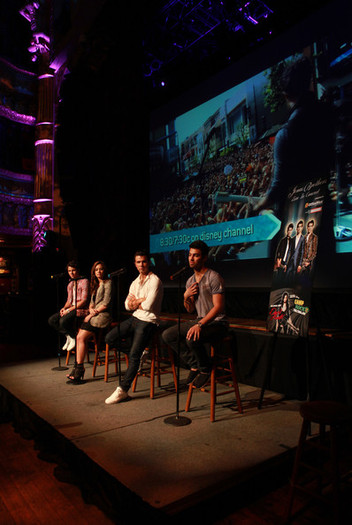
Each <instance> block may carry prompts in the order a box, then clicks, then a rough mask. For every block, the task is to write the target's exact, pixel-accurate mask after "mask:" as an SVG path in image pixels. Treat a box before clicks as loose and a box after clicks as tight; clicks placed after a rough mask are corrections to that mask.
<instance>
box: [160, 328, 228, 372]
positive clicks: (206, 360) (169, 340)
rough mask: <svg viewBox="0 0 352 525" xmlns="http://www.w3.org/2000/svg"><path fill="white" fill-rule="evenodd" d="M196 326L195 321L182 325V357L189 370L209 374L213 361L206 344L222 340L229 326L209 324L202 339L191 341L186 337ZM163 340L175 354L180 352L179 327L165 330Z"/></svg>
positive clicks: (203, 331)
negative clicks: (192, 369)
mask: <svg viewBox="0 0 352 525" xmlns="http://www.w3.org/2000/svg"><path fill="white" fill-rule="evenodd" d="M194 324H195V321H194V320H193V321H186V322H184V323H181V326H180V354H181V355H180V357H181V358H182V360H183V361H184V362H185V363H186V364H187V366H188V367H189V368H194V369H196V370H199V371H200V372H206V373H208V372H210V370H211V361H210V356H209V353H208V351H207V349H206V344H207V343H215V342H216V341H219V340H221V339H222V338H223V337H224V336H225V335H226V333H227V325H226V324H224V323H211V324H207V325H205V326H203V327H202V330H201V332H200V338H199V339H198V340H197V341H189V340H188V339H186V335H187V332H188V330H189V329H190V328H191V326H193V325H194ZM162 338H163V340H164V342H165V343H166V344H167V345H169V346H170V347H171V348H172V349H173V350H174V351H175V352H177V351H178V325H175V326H172V327H171V328H168V329H167V330H165V331H164V332H163V333H162Z"/></svg>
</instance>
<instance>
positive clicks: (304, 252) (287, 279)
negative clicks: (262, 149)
mask: <svg viewBox="0 0 352 525" xmlns="http://www.w3.org/2000/svg"><path fill="white" fill-rule="evenodd" d="M326 189H327V180H326V179H318V180H315V181H309V182H306V183H302V184H298V185H296V186H294V187H292V188H290V189H289V192H288V196H287V201H286V205H285V209H284V215H283V220H282V223H281V230H280V232H279V235H278V239H279V240H278V242H277V246H276V252H275V256H274V261H273V263H274V271H273V281H272V290H271V293H270V299H269V314H268V320H267V326H268V330H270V331H272V332H278V333H281V334H288V335H294V336H301V337H305V336H306V335H307V333H308V326H309V314H310V307H311V291H312V284H313V276H314V269H315V259H316V256H317V250H318V244H319V228H320V222H321V216H322V211H323V202H324V196H325V193H326Z"/></svg>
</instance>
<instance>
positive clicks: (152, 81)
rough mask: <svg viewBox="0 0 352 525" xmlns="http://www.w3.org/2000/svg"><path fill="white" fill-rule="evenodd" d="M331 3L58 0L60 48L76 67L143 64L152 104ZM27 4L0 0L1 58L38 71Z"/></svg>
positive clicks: (56, 27)
mask: <svg viewBox="0 0 352 525" xmlns="http://www.w3.org/2000/svg"><path fill="white" fill-rule="evenodd" d="M44 2H45V0H42V1H41V2H39V3H41V4H44ZM329 3H331V0H329V1H328V0H305V1H304V2H303V1H300V0H267V1H265V2H262V1H261V0H249V1H246V0H159V1H153V2H151V1H147V0H144V1H141V2H139V3H138V8H137V7H136V5H137V4H135V3H132V2H116V0H94V1H93V0H76V1H75V2H73V1H69V0H55V2H53V5H54V18H55V22H54V25H53V27H54V35H55V51H54V52H56V51H57V49H62V46H63V45H64V46H66V47H67V49H68V55H69V64H70V67H71V68H74V67H77V65H81V64H82V63H85V64H89V63H90V64H93V63H94V62H95V63H94V64H93V65H94V67H95V68H96V69H99V67H102V65H103V63H104V60H105V59H106V57H108V59H109V60H110V61H112V60H114V57H115V61H116V62H121V63H122V62H123V63H124V70H126V67H127V68H128V67H130V68H131V69H132V68H134V69H136V68H137V69H138V68H139V69H140V72H141V78H142V77H143V78H144V86H145V96H146V97H147V98H148V100H149V104H150V106H151V107H152V108H153V107H156V106H158V105H161V104H163V103H164V102H165V101H167V100H168V99H170V98H172V97H175V96H178V95H180V94H182V92H183V91H185V90H187V89H188V88H190V87H192V86H194V85H196V84H197V83H198V82H200V81H202V80H204V79H205V78H207V77H209V76H211V75H214V74H215V73H217V72H219V71H221V70H222V69H224V68H226V67H227V66H228V65H229V64H231V63H233V62H234V61H236V60H238V59H239V58H240V57H243V56H245V55H246V54H248V53H249V52H251V51H253V50H255V49H256V48H258V47H260V46H262V45H264V44H265V43H266V42H268V41H270V40H273V41H275V38H276V37H277V36H279V35H281V34H282V33H283V32H285V31H286V30H288V29H289V28H291V27H292V26H294V25H295V24H297V23H299V22H300V21H301V20H303V19H304V18H306V17H308V16H309V15H310V14H311V13H313V12H314V11H316V10H318V9H319V8H321V7H323V6H324V5H325V4H329ZM126 4H127V5H126ZM25 5H26V3H25V2H24V1H23V0H7V1H4V2H1V6H0V31H1V40H0V56H2V57H4V58H8V59H9V60H11V61H13V62H14V63H15V65H18V66H19V67H26V68H28V69H32V70H33V69H35V65H34V64H33V63H32V62H31V56H30V53H29V52H28V50H27V48H28V46H29V43H30V38H31V32H30V25H29V23H28V22H27V21H26V20H25V19H24V18H23V17H21V16H20V15H19V10H20V8H22V7H23V6H25ZM70 39H71V45H68V44H67V42H68V41H69V40H70ZM72 41H74V45H72ZM115 65H116V64H115ZM112 66H113V65H112ZM112 71H114V66H113V67H112ZM162 84H164V85H162Z"/></svg>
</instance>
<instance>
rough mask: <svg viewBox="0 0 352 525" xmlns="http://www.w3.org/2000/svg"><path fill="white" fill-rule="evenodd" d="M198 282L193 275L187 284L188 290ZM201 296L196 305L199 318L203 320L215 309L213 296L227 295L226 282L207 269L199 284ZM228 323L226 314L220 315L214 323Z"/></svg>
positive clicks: (198, 297)
mask: <svg viewBox="0 0 352 525" xmlns="http://www.w3.org/2000/svg"><path fill="white" fill-rule="evenodd" d="M195 282H196V277H195V274H193V275H192V276H191V277H190V278H189V279H188V280H187V282H186V288H189V287H190V286H191V285H192V284H193V283H195ZM198 285H199V294H198V296H197V297H196V298H195V301H194V304H195V307H196V312H197V317H199V318H202V317H205V316H206V315H207V313H208V312H209V311H210V310H211V309H212V308H213V306H214V304H213V295H214V294H218V293H219V294H223V293H225V286H224V280H223V278H222V277H221V275H219V274H218V273H217V272H215V271H214V270H211V269H210V268H208V269H207V271H206V272H205V274H204V275H203V277H202V278H201V280H200V281H199V283H198ZM215 321H216V322H223V323H225V322H227V321H226V315H225V312H223V313H220V314H219V315H218V316H217V317H216V318H215V319H213V321H212V323H214V322H215Z"/></svg>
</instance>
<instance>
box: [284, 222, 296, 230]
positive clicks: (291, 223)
mask: <svg viewBox="0 0 352 525" xmlns="http://www.w3.org/2000/svg"><path fill="white" fill-rule="evenodd" d="M289 228H292V229H293V228H294V226H293V222H290V224H289V225H288V226H287V228H286V230H288V229H289Z"/></svg>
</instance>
